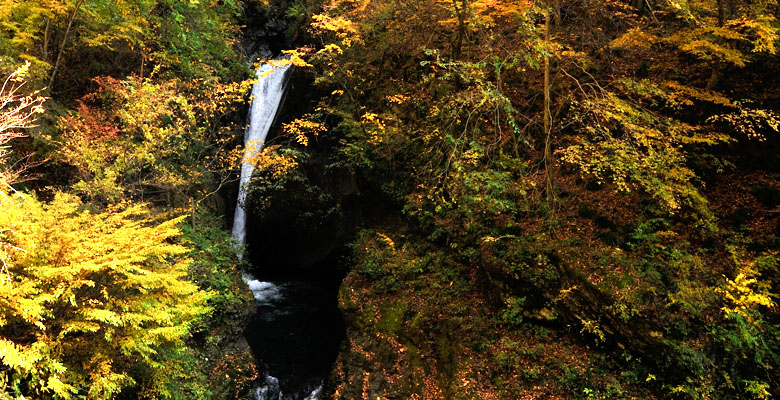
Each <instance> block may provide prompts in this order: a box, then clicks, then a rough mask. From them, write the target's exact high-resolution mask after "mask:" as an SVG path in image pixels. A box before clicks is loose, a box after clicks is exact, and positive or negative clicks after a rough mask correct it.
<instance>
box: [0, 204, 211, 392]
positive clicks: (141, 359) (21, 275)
mask: <svg viewBox="0 0 780 400" xmlns="http://www.w3.org/2000/svg"><path fill="white" fill-rule="evenodd" d="M178 223H179V220H169V221H158V220H155V219H154V218H153V216H152V215H151V214H150V212H149V210H148V209H147V208H145V207H143V206H117V207H113V208H111V209H109V210H107V211H105V212H103V213H99V214H96V213H93V212H90V211H88V210H86V209H85V206H84V205H83V204H82V203H80V202H79V201H78V200H77V199H76V198H74V197H72V196H68V195H57V196H56V198H55V199H54V201H53V202H51V203H49V204H45V203H42V202H40V201H38V200H36V199H34V198H32V197H30V196H27V195H22V194H18V193H12V192H9V191H8V190H2V191H0V267H2V271H1V272H2V274H0V363H1V364H2V368H0V391H5V392H6V393H9V394H15V395H25V396H33V397H35V398H39V397H44V398H51V397H58V398H76V397H77V398H88V399H111V398H114V397H115V396H116V395H117V394H118V393H119V392H120V391H122V390H123V389H125V388H127V387H131V386H135V387H137V388H138V390H139V393H141V395H142V396H143V397H146V398H160V397H168V395H169V390H170V387H171V385H170V384H171V382H174V381H175V380H176V379H182V378H184V377H185V376H186V371H182V370H181V368H182V367H181V365H179V364H178V363H177V362H176V361H175V360H176V357H175V354H177V353H183V352H186V351H187V350H186V347H185V346H184V342H183V340H184V339H185V338H186V337H187V336H188V330H189V326H190V325H191V324H192V323H193V322H194V321H195V320H196V318H198V316H199V315H201V314H202V313H204V312H205V311H206V306H205V296H206V294H205V293H204V292H202V291H199V290H198V288H197V286H196V285H194V284H193V283H190V282H188V281H186V280H185V279H184V277H185V275H186V273H187V265H188V260H187V259H185V258H184V257H183V254H184V253H185V252H186V251H187V249H186V248H185V247H182V246H180V245H177V244H174V243H175V242H176V240H177V237H178V236H179V235H180V232H179V230H178V228H177V224H178Z"/></svg>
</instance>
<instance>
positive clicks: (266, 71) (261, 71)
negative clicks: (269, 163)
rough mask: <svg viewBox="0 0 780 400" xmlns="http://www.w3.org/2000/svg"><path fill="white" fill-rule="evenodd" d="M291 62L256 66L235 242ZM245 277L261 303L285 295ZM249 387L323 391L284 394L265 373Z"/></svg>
mask: <svg viewBox="0 0 780 400" xmlns="http://www.w3.org/2000/svg"><path fill="white" fill-rule="evenodd" d="M290 71H291V65H290V64H288V65H283V66H274V65H271V64H263V65H261V66H260V68H258V69H257V71H256V72H255V74H256V75H257V83H255V84H254V86H253V87H252V103H251V105H250V108H249V118H248V120H249V124H248V125H247V127H246V131H245V132H244V157H243V159H242V160H241V179H240V186H239V189H238V202H237V205H236V213H235V216H234V218H233V234H232V235H233V239H234V240H235V241H236V243H237V244H238V245H243V244H245V243H246V210H245V209H244V206H245V204H246V197H247V193H246V190H247V183H248V182H249V180H250V179H251V178H252V172H253V171H254V169H255V165H254V162H253V161H254V159H255V158H256V157H257V155H258V154H260V152H261V151H262V150H263V144H264V142H265V138H266V136H267V135H268V131H269V130H270V129H271V126H272V125H273V123H274V119H275V118H276V115H277V113H278V111H279V107H280V106H281V103H282V101H283V100H284V94H285V91H286V89H287V82H288V80H289V72H290ZM243 278H244V281H245V282H246V283H247V286H249V289H250V290H251V291H252V293H253V294H254V296H255V299H256V300H257V302H258V304H259V305H260V306H271V307H273V306H274V304H275V303H276V302H278V301H280V300H281V299H283V298H284V292H283V289H284V288H283V287H282V286H279V285H276V284H273V283H271V282H263V281H259V280H257V279H256V278H255V277H253V276H252V275H249V274H245V275H244V276H243ZM255 385H256V386H255V387H253V388H252V389H251V390H250V396H251V397H252V399H254V400H282V399H285V400H286V399H290V398H301V397H303V396H306V397H305V398H304V400H317V399H319V398H320V395H321V392H322V385H318V386H316V387H313V388H312V389H310V390H307V391H306V393H305V394H302V395H293V397H290V396H285V395H284V394H283V393H282V389H281V386H280V382H279V379H277V378H275V377H273V376H271V375H265V376H264V377H263V378H262V379H261V380H259V381H258V382H256V383H255Z"/></svg>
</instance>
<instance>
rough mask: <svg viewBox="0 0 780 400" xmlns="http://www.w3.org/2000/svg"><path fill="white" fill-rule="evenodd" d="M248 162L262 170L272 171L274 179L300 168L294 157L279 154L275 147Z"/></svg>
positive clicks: (265, 150) (265, 149)
mask: <svg viewBox="0 0 780 400" xmlns="http://www.w3.org/2000/svg"><path fill="white" fill-rule="evenodd" d="M248 161H249V162H251V163H253V164H255V167H256V168H258V169H260V170H267V171H271V174H272V175H273V176H274V177H279V176H282V175H284V174H286V173H287V172H289V171H290V170H292V169H295V168H296V167H297V166H298V162H297V161H295V159H294V158H293V157H291V156H288V155H284V154H279V153H277V152H276V151H275V148H274V147H267V148H264V149H263V150H262V151H261V152H260V153H259V154H257V155H256V156H255V157H252V158H250V159H249V160H248Z"/></svg>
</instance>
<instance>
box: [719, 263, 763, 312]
mask: <svg viewBox="0 0 780 400" xmlns="http://www.w3.org/2000/svg"><path fill="white" fill-rule="evenodd" d="M759 278H760V274H759V273H758V272H757V271H756V269H755V267H754V266H753V265H752V263H745V264H744V265H742V267H741V268H740V269H739V272H738V273H737V276H736V277H734V279H733V280H732V279H729V278H726V285H725V287H724V288H722V289H717V291H718V293H720V294H722V295H723V298H724V300H725V302H726V306H724V307H723V308H722V310H723V312H724V313H725V315H726V317H727V318H728V317H730V316H731V315H734V314H736V315H739V316H741V317H742V318H743V319H744V320H745V321H747V322H749V323H751V324H756V323H757V321H756V320H755V317H754V314H753V313H752V312H751V311H752V310H756V309H757V308H758V307H761V306H763V307H774V306H775V302H774V301H773V300H772V297H771V294H770V291H769V289H770V288H769V286H768V283H767V282H766V281H760V280H759Z"/></svg>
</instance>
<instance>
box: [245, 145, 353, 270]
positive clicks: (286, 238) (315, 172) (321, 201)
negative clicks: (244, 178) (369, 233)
mask: <svg viewBox="0 0 780 400" xmlns="http://www.w3.org/2000/svg"><path fill="white" fill-rule="evenodd" d="M354 196H355V187H354V184H352V183H351V179H350V176H349V175H347V174H333V173H327V174H326V173H324V169H320V165H318V163H317V162H316V161H313V158H311V157H309V158H308V160H306V161H304V162H303V165H302V166H301V167H299V168H298V169H297V170H296V171H294V172H292V173H288V174H285V175H283V176H278V177H276V176H273V174H269V173H267V172H264V171H260V172H258V173H257V174H256V175H255V177H254V179H253V180H252V182H251V183H250V189H249V192H248V201H247V209H248V211H249V215H250V221H251V222H250V223H249V224H248V225H249V226H248V242H247V245H248V246H247V247H248V248H249V249H250V257H251V260H252V261H253V262H254V264H255V265H274V266H275V268H298V269H306V268H309V267H311V266H313V265H315V264H317V263H319V262H320V261H323V260H324V259H325V258H327V257H328V256H329V255H331V254H332V253H333V252H334V250H336V249H338V248H339V247H341V246H342V245H343V244H344V242H345V241H346V240H347V238H348V236H349V234H350V232H352V231H353V230H354V224H355V221H356V219H357V215H356V210H355V208H354V207H353V205H352V203H353V200H354Z"/></svg>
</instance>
